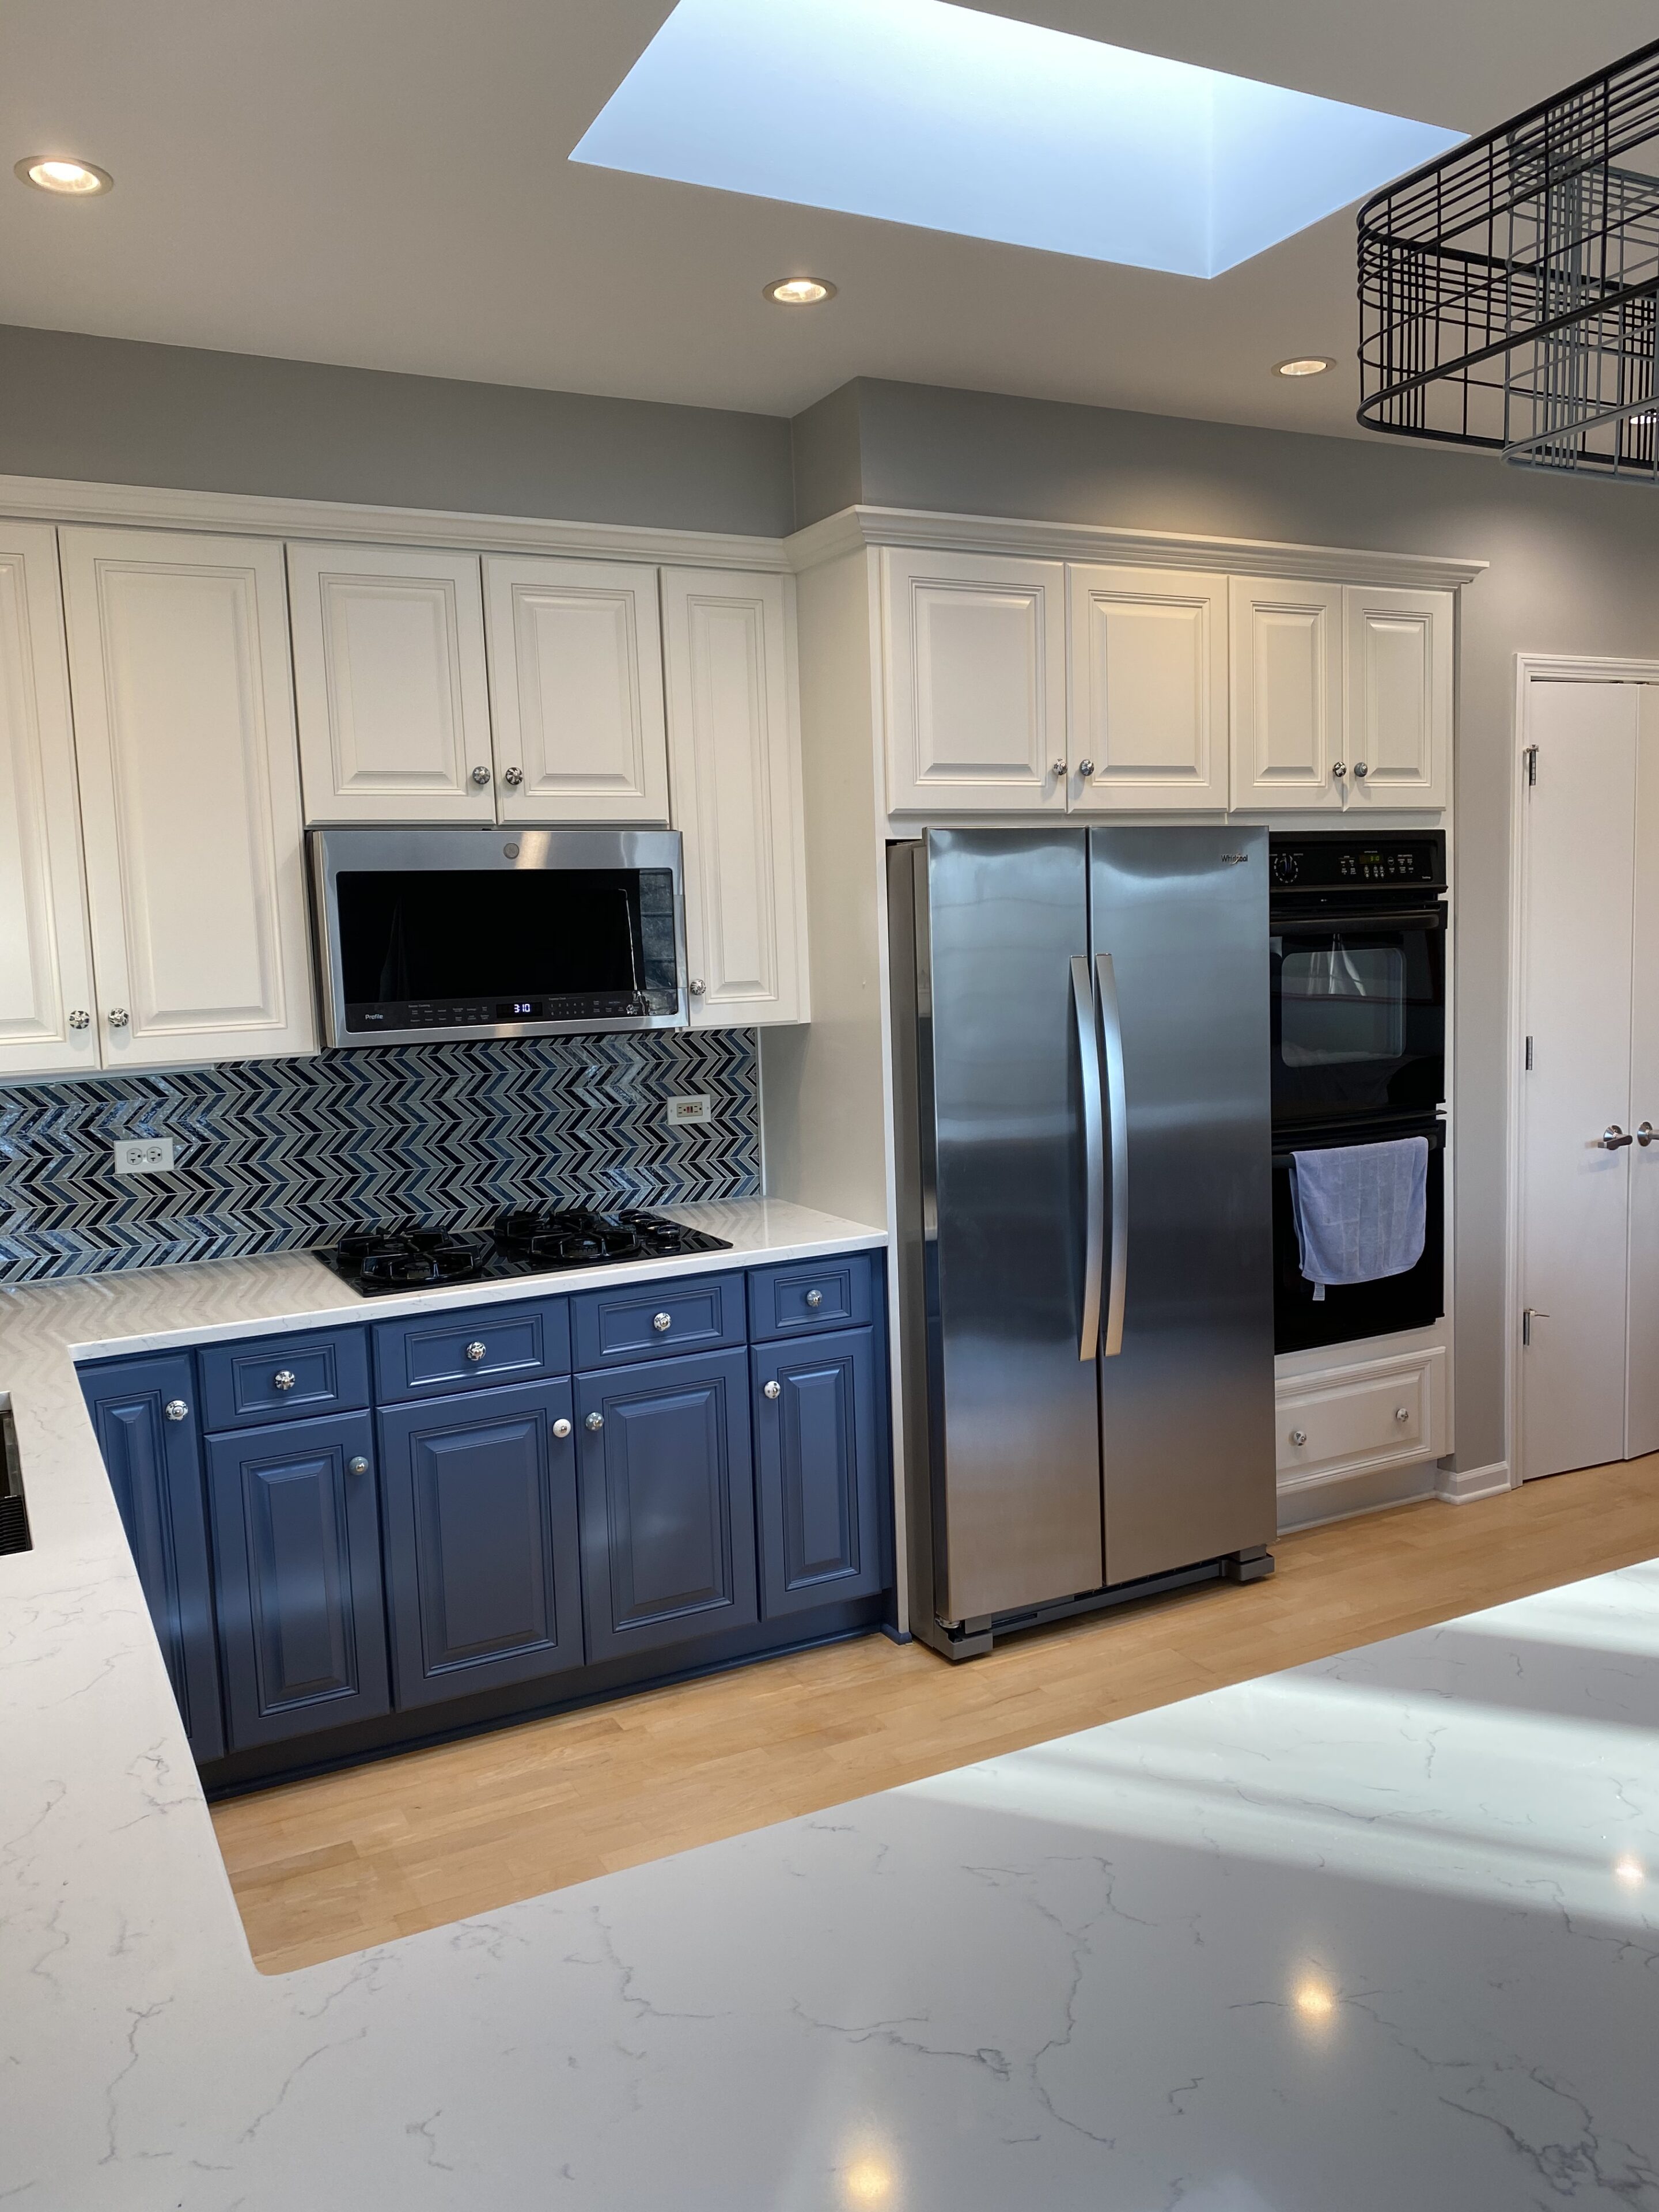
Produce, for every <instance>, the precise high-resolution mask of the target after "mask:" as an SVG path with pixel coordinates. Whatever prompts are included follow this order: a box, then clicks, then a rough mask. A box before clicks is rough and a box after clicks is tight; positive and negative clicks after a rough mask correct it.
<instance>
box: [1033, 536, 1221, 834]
mask: <svg viewBox="0 0 1659 2212" xmlns="http://www.w3.org/2000/svg"><path fill="white" fill-rule="evenodd" d="M1066 574H1067V578H1068V583H1069V590H1068V610H1067V618H1068V630H1067V638H1066V655H1067V662H1068V685H1069V698H1070V706H1071V713H1070V726H1071V760H1070V792H1069V796H1070V803H1071V811H1072V812H1073V813H1074V814H1116V813H1121V812H1124V811H1130V810H1133V809H1135V808H1148V809H1157V810H1158V811H1163V810H1164V809H1167V808H1170V807H1187V806H1193V807H1200V806H1201V807H1212V808H1216V809H1220V808H1224V807H1225V805H1226V804H1227V580H1226V578H1225V576H1213V575H1202V574H1192V575H1188V574H1185V573H1184V572H1180V571H1174V570H1171V571H1164V570H1161V569H1149V568H1082V567H1078V568H1070V569H1068V570H1067V572H1066Z"/></svg>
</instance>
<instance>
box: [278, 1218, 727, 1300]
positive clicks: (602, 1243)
mask: <svg viewBox="0 0 1659 2212" xmlns="http://www.w3.org/2000/svg"><path fill="white" fill-rule="evenodd" d="M731 1249H732V1247H731V1244H730V1243H728V1242H727V1240H726V1238H724V1237H711V1236H710V1235H709V1234H708V1231H706V1230H702V1229H687V1228H685V1227H684V1226H683V1225H682V1224H681V1223H679V1222H678V1221H670V1220H669V1219H668V1218H666V1216H665V1215H663V1214H660V1213H648V1212H645V1211H644V1210H643V1209H642V1208H640V1207H637V1206H624V1207H622V1208H620V1209H618V1210H617V1211H616V1212H601V1211H600V1210H599V1209H598V1208H595V1207H592V1206H532V1207H520V1208H515V1209H514V1210H513V1211H512V1212H507V1213H503V1214H501V1215H500V1216H499V1217H498V1218H497V1219H496V1220H495V1222H493V1223H492V1224H490V1225H489V1227H487V1228H483V1229H468V1230H445V1229H413V1228H405V1229H363V1230H356V1231H353V1232H352V1233H351V1234H350V1235H349V1236H347V1237H342V1238H341V1239H340V1241H339V1243H337V1245H335V1246H334V1247H333V1248H332V1249H331V1250H327V1251H322V1252H319V1255H318V1257H319V1259H320V1260H321V1261H323V1263H324V1265H325V1266H326V1267H331V1268H332V1269H333V1271H334V1273H336V1274H337V1275H340V1276H343V1278H344V1279H345V1280H346V1281H347V1282H349V1283H350V1284H352V1285H355V1287H356V1289H357V1290H359V1291H362V1293H363V1294H364V1296H365V1297H373V1296H374V1295H376V1294H378V1293H384V1292H386V1291H410V1290H421V1289H424V1288H426V1287H428V1285H433V1284H444V1283H477V1282H495V1281H500V1280H501V1279H504V1278H507V1277H511V1276H514V1275H540V1274H552V1273H557V1272H558V1271H559V1270H560V1269H561V1268H565V1267H603V1266H607V1265H610V1264H612V1263H614V1262H616V1261H633V1260H669V1259H677V1258H679V1257H681V1256H682V1255H684V1254H687V1253H696V1252H729V1251H730V1250H731Z"/></svg>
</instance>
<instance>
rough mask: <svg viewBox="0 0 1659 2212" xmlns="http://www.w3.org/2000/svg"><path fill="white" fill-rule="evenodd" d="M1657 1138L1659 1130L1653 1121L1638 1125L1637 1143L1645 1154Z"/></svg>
mask: <svg viewBox="0 0 1659 2212" xmlns="http://www.w3.org/2000/svg"><path fill="white" fill-rule="evenodd" d="M1656 1137H1659V1129H1656V1128H1655V1127H1654V1126H1653V1124H1652V1122H1651V1121H1643V1122H1641V1123H1639V1124H1638V1127H1637V1131H1636V1141H1637V1143H1638V1145H1640V1146H1641V1147H1642V1150H1643V1151H1644V1152H1646V1150H1647V1148H1648V1146H1650V1144H1651V1143H1652V1142H1653V1140H1654V1139H1655V1138H1656Z"/></svg>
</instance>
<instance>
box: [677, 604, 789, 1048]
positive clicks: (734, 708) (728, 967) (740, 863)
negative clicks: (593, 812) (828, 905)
mask: <svg viewBox="0 0 1659 2212" xmlns="http://www.w3.org/2000/svg"><path fill="white" fill-rule="evenodd" d="M790 589H791V586H790V583H789V580H787V578H785V577H782V576H756V575H743V574H729V573H726V572H723V571H720V570H718V569H687V568H665V569H664V571H663V576H662V592H663V635H664V642H665V655H666V676H667V687H668V754H669V769H670V773H671V780H672V798H673V820H674V826H675V828H676V829H678V830H679V832H680V834H681V836H682V837H683V839H684V845H685V956H686V965H687V971H688V974H689V975H690V980H691V1026H692V1027H693V1028H694V1029H711V1028H726V1027H730V1026H732V1024H742V1025H745V1026H746V1025H749V1024H756V1023H761V1022H797V1021H805V1018H806V1015H807V1004H806V865H805V837H804V833H803V825H802V820H801V799H800V733H799V726H798V724H797V719H796V714H795V696H794V689H795V687H794V684H793V680H792V671H791V667H790V653H791V648H792V625H791V623H790V620H789V604H788V600H789V592H790ZM699 985H701V989H700V988H699V987H698V986H699Z"/></svg>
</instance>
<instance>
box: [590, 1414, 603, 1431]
mask: <svg viewBox="0 0 1659 2212" xmlns="http://www.w3.org/2000/svg"><path fill="white" fill-rule="evenodd" d="M586 1425H587V1426H588V1427H589V1428H590V1429H592V1431H593V1433H594V1435H595V1436H598V1434H599V1431H600V1430H601V1429H602V1428H603V1427H604V1426H605V1415H604V1414H603V1413H590V1414H589V1415H588V1417H587V1424H586Z"/></svg>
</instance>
